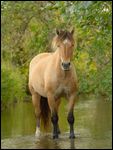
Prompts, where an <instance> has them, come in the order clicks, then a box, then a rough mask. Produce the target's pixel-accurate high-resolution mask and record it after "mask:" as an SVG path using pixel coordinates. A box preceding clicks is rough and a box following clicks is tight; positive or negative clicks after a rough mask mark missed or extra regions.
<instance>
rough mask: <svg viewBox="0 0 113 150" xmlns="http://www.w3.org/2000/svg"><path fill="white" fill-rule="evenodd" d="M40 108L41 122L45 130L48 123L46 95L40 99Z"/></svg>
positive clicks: (48, 110) (48, 112) (48, 109)
mask: <svg viewBox="0 0 113 150" xmlns="http://www.w3.org/2000/svg"><path fill="white" fill-rule="evenodd" d="M40 110H41V124H42V125H43V127H44V130H47V129H48V127H49V125H50V116H51V113H50V108H49V105H48V100H47V98H46V97H42V96H41V99H40Z"/></svg>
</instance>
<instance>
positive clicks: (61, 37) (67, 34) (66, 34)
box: [52, 30, 72, 50]
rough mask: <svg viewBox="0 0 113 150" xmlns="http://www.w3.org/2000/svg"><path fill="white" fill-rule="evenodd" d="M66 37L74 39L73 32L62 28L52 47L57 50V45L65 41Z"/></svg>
mask: <svg viewBox="0 0 113 150" xmlns="http://www.w3.org/2000/svg"><path fill="white" fill-rule="evenodd" d="M65 39H69V40H70V41H71V40H72V34H71V33H70V32H69V31H66V30H65V31H64V30H60V32H59V34H57V35H56V36H55V37H54V38H53V41H52V49H53V50H56V45H57V44H58V43H59V42H63V41H64V40H65Z"/></svg>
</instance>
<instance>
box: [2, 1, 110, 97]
mask: <svg viewBox="0 0 113 150" xmlns="http://www.w3.org/2000/svg"><path fill="white" fill-rule="evenodd" d="M1 12H2V16H1V20H2V22H1V25H2V30H1V35H2V60H3V67H2V87H4V86H5V87H6V88H3V90H2V95H3V96H2V97H3V98H2V99H3V100H6V99H7V98H8V94H6V95H5V94H4V93H5V92H8V90H9V91H11V89H12V88H13V87H12V85H13V84H15V83H16V84H17V85H18V86H17V87H18V88H17V89H18V90H16V91H17V92H16V93H18V92H20V93H21V92H22V89H23V88H24V91H27V90H26V87H27V80H28V67H29V62H30V60H31V59H32V58H33V57H34V56H35V55H37V54H38V53H41V52H45V51H51V40H52V37H53V36H54V33H55V28H62V29H70V28H71V27H72V26H73V27H74V28H75V41H76V43H77V48H76V49H75V54H74V57H73V61H74V63H75V66H76V69H77V74H78V80H79V93H90V92H94V93H96V94H97V93H101V94H102V95H106V96H107V97H110V98H111V66H112V64H111V60H112V57H111V47H112V42H111V40H112V39H111V34H112V2H111V1H45V2H43V1H37V2H36V1H23V2H21V1H17V2H15V1H2V3H1ZM5 61H7V63H6V64H4V62H5ZM8 64H10V67H11V68H14V69H15V72H14V71H12V69H9V68H8V67H7V65H8ZM17 72H18V73H17ZM7 73H8V74H10V76H8V81H9V85H7V84H6V83H7ZM13 78H14V79H15V80H12V79H13ZM16 78H17V79H16ZM22 78H24V79H22ZM21 86H22V87H23V88H22V89H19V87H21ZM7 87H8V88H7ZM6 89H8V90H7V91H6ZM12 91H13V90H12ZM9 93H10V94H11V92H9ZM18 94H19V93H18ZM14 95H15V94H14V93H12V96H9V97H12V98H11V99H14ZM20 95H21V94H20ZM5 96H6V97H7V98H5ZM17 97H18V96H17Z"/></svg>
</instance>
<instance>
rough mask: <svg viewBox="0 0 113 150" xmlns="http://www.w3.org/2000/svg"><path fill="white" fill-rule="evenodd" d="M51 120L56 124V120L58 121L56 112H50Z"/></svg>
mask: <svg viewBox="0 0 113 150" xmlns="http://www.w3.org/2000/svg"><path fill="white" fill-rule="evenodd" d="M51 121H52V123H53V124H57V122H58V115H57V113H54V114H52V117H51Z"/></svg>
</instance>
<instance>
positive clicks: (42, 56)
mask: <svg viewBox="0 0 113 150" xmlns="http://www.w3.org/2000/svg"><path fill="white" fill-rule="evenodd" d="M50 55H51V53H41V54H38V55H36V56H35V57H33V59H32V60H31V62H30V67H32V66H33V65H35V64H37V63H38V62H39V61H40V60H41V59H43V58H46V57H47V56H50Z"/></svg>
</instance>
